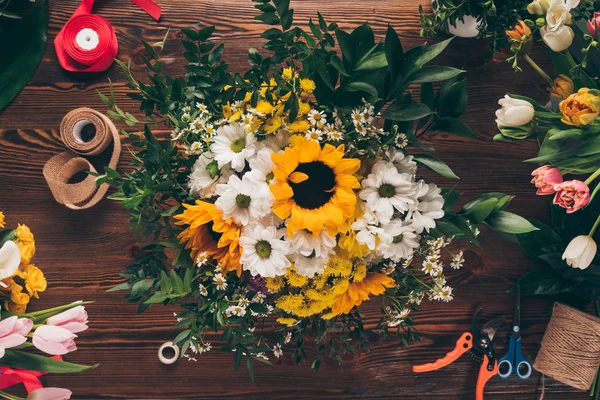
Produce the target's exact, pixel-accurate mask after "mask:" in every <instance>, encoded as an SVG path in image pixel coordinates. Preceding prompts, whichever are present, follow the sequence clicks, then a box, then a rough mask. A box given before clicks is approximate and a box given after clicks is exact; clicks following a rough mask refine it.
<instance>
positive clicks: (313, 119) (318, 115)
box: [308, 110, 327, 128]
mask: <svg viewBox="0 0 600 400" xmlns="http://www.w3.org/2000/svg"><path fill="white" fill-rule="evenodd" d="M326 121H327V120H326V118H325V113H324V112H323V111H317V110H310V111H309V112H308V122H310V123H311V124H312V125H313V126H316V127H318V128H322V127H323V126H325V122H326Z"/></svg>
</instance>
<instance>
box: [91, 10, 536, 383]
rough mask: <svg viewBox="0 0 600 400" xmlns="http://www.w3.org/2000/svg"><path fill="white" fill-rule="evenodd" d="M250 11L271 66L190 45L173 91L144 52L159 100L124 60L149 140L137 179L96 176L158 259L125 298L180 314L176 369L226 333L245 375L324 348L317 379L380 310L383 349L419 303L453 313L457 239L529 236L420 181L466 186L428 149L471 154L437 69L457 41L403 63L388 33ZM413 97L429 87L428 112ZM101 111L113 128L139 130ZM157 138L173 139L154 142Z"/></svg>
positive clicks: (482, 200)
mask: <svg viewBox="0 0 600 400" xmlns="http://www.w3.org/2000/svg"><path fill="white" fill-rule="evenodd" d="M256 3H257V5H256V8H257V9H258V10H259V11H260V15H258V16H257V19H259V20H261V21H263V22H265V23H266V24H267V25H271V27H270V28H269V29H267V30H265V32H264V33H263V34H262V35H261V37H262V38H265V39H266V40H267V42H266V44H265V45H264V46H263V49H264V50H266V51H267V52H269V55H266V54H264V52H263V53H262V54H261V52H259V51H258V50H256V49H254V48H251V49H250V50H249V51H248V56H249V62H250V69H249V70H248V71H246V72H245V73H244V74H243V75H242V74H238V73H235V74H232V73H231V72H229V70H228V68H227V64H225V62H223V61H222V60H221V55H222V53H223V48H224V47H223V44H219V45H217V46H216V45H215V43H212V42H211V41H209V38H210V35H211V34H212V32H213V30H214V27H206V28H203V29H200V30H197V31H196V30H191V29H184V30H183V33H184V34H185V36H186V39H185V40H184V41H183V42H182V44H183V46H184V48H185V50H186V51H185V53H184V57H185V58H186V60H188V62H189V64H188V65H187V67H186V74H185V76H179V77H170V76H165V75H163V74H162V72H161V71H162V63H161V61H160V59H159V54H158V53H159V51H160V49H161V48H162V47H163V45H164V41H162V42H159V43H157V44H155V45H154V46H151V45H149V44H147V43H144V46H145V48H146V50H147V52H148V57H145V58H144V60H145V61H146V65H147V66H148V68H149V69H150V72H149V77H150V83H149V84H146V83H143V82H140V81H138V80H137V79H135V78H134V77H133V76H132V74H131V72H130V68H129V65H127V64H125V63H123V62H120V61H118V62H119V63H120V65H121V67H122V68H123V69H124V71H125V75H126V77H127V79H128V83H127V85H128V87H129V88H131V89H135V93H131V94H130V97H131V98H133V99H136V100H140V101H141V109H142V111H143V112H144V114H145V119H144V120H143V121H144V123H145V126H144V135H143V138H140V137H139V136H138V135H135V134H131V135H130V136H131V138H132V139H133V140H134V141H135V146H136V147H137V148H138V150H137V151H135V152H134V153H133V154H134V164H135V165H134V167H135V168H134V169H133V171H130V172H126V173H124V174H123V175H120V174H119V173H117V172H115V171H113V170H110V169H109V170H107V171H105V174H102V175H98V181H99V182H107V183H109V184H111V185H113V186H115V187H116V188H117V192H116V193H115V194H113V195H112V196H111V197H112V199H114V200H117V201H119V202H121V203H122V204H123V206H124V207H126V208H127V209H128V210H129V213H130V216H131V227H132V229H134V230H135V231H137V232H139V233H140V234H141V238H142V240H144V239H145V240H147V241H149V242H150V243H148V244H147V245H145V246H144V247H142V248H136V249H135V251H134V253H135V258H136V262H135V263H134V264H133V265H131V266H129V267H128V268H127V269H126V270H125V271H124V272H123V273H122V276H123V277H124V278H126V282H124V283H122V284H120V285H118V286H117V287H115V288H114V289H115V290H127V291H129V294H127V296H126V299H127V301H130V302H139V303H140V307H139V311H140V312H142V311H144V310H145V309H146V308H147V307H149V306H150V305H152V304H157V303H162V304H165V305H167V304H175V303H179V304H181V307H182V309H181V311H180V312H178V313H175V317H176V319H177V323H176V325H175V328H176V329H178V330H181V332H180V333H179V334H178V335H177V337H176V338H175V340H174V342H175V343H176V344H179V345H181V346H182V348H183V349H182V351H181V354H182V356H183V357H186V358H189V359H193V360H195V358H194V356H195V354H201V353H203V352H206V351H208V350H210V349H211V343H209V342H208V341H207V338H206V334H207V333H208V332H209V331H211V330H212V331H219V330H220V331H222V340H223V341H225V342H226V345H225V346H224V347H223V348H222V350H224V351H232V352H234V353H235V368H236V370H237V369H238V368H239V366H240V364H241V361H242V359H243V358H244V357H245V358H246V365H247V366H248V368H249V370H250V373H251V376H253V375H252V371H253V360H258V361H261V362H266V363H269V358H270V355H271V354H272V356H274V357H276V358H277V357H280V356H281V355H282V353H283V349H282V347H283V346H285V345H289V346H291V347H292V348H293V350H292V357H293V358H294V360H295V361H296V362H297V363H300V362H301V361H302V360H303V359H304V358H306V352H305V350H304V345H305V343H307V342H308V341H314V342H315V343H317V345H318V352H317V355H316V358H315V360H314V362H313V363H312V366H313V368H315V369H317V368H318V367H319V365H320V364H321V362H322V360H323V359H324V358H325V357H326V356H329V357H335V358H336V359H337V360H339V361H341V360H342V355H343V354H345V353H348V352H355V351H358V350H360V349H367V348H368V347H367V346H368V343H369V342H368V340H367V338H366V335H365V333H364V323H363V318H364V317H363V315H362V314H361V313H360V312H359V310H358V307H359V306H360V305H361V304H362V303H363V302H365V301H366V300H368V299H370V298H376V299H377V300H378V303H379V305H380V310H381V317H380V320H379V321H378V324H377V327H376V330H377V331H378V332H380V333H381V334H382V335H388V334H391V333H394V334H399V335H402V340H403V341H404V343H406V337H405V336H404V335H407V336H408V337H409V338H416V333H415V331H414V329H413V328H411V326H412V317H411V312H412V311H413V310H417V309H418V306H419V304H421V301H422V300H423V299H424V298H427V299H428V300H431V301H450V300H452V298H453V296H454V292H453V289H452V288H451V287H450V286H449V285H448V283H447V281H446V277H445V274H446V271H447V270H448V267H449V268H450V269H459V268H460V267H461V266H462V265H463V263H464V259H463V253H462V251H460V248H457V247H456V246H451V245H450V243H451V241H452V240H453V239H454V240H456V241H466V242H471V243H475V244H478V240H477V236H478V234H479V230H478V228H477V227H478V225H481V224H485V225H487V226H489V227H491V228H493V229H496V230H499V231H502V232H509V233H514V234H519V233H525V232H530V231H532V230H535V229H536V228H535V227H533V226H532V225H531V224H530V223H529V222H528V221H527V220H525V219H523V218H521V217H519V216H517V215H515V214H512V213H509V212H507V211H505V210H504V209H505V208H506V207H507V206H508V204H509V203H510V201H511V199H512V196H507V195H504V194H500V193H491V194H486V195H482V196H480V197H478V198H476V199H474V200H472V201H470V202H468V203H467V204H466V205H465V206H463V207H462V208H461V209H460V210H458V211H453V210H452V208H453V205H454V204H455V202H456V201H457V199H458V197H459V193H458V192H456V191H455V190H453V189H441V188H439V187H438V186H437V185H435V184H434V183H430V182H426V181H425V180H424V179H423V178H422V177H421V175H420V174H421V171H422V169H420V168H419V167H425V168H427V169H430V170H433V171H435V172H437V173H438V174H440V175H442V176H443V177H446V178H450V179H452V178H457V176H456V175H455V174H454V173H453V172H452V170H451V169H450V168H449V167H448V166H447V165H446V164H444V163H443V162H442V161H440V160H439V159H437V158H435V157H433V156H431V155H429V154H427V152H430V151H432V150H433V149H432V148H431V147H430V146H428V145H426V144H424V143H422V142H421V141H420V137H422V136H423V135H425V134H426V133H427V132H429V131H431V130H437V131H445V132H449V133H451V134H456V135H461V136H466V137H474V134H473V133H472V132H471V130H470V129H469V128H468V127H467V126H465V125H464V124H463V123H462V122H461V121H460V120H458V119H457V117H459V116H460V115H461V114H462V113H463V112H464V110H465V108H466V103H467V88H466V83H465V79H464V77H463V76H462V71H461V70H458V69H455V68H451V67H444V66H430V65H427V64H428V62H429V61H431V60H432V59H434V58H435V57H436V56H437V55H438V54H439V53H440V52H442V51H443V50H444V48H445V47H446V46H447V44H448V43H449V41H444V42H441V43H438V44H434V45H432V46H420V47H416V48H414V49H411V50H408V51H406V52H405V51H404V50H403V48H402V45H401V42H400V39H399V38H398V35H397V34H396V32H395V31H394V29H393V28H392V27H391V26H390V27H388V29H387V33H386V36H385V40H383V41H381V42H376V41H375V37H374V33H373V31H372V30H371V28H370V27H369V25H368V24H365V25H361V26H359V27H357V28H356V29H355V30H353V31H352V32H345V31H343V30H341V29H339V28H338V26H337V24H335V23H327V22H326V21H325V19H324V18H323V17H322V16H321V15H320V14H318V21H317V22H313V21H312V20H310V21H309V23H308V25H309V28H310V31H309V32H307V31H305V30H303V29H302V28H299V27H293V26H292V23H293V14H294V11H293V10H292V9H290V8H289V2H288V1H285V0H278V1H275V2H273V3H272V2H270V1H268V0H261V1H257V2H256ZM336 41H337V44H338V45H339V47H340V48H341V53H340V52H338V51H336V50H335V45H336ZM437 81H443V83H442V85H441V86H440V87H439V89H438V90H437V93H436V91H434V89H433V86H432V82H437ZM409 85H410V86H411V88H412V87H415V86H420V96H419V101H417V100H416V99H415V98H414V93H413V92H412V91H411V90H408V88H409ZM100 96H101V98H102V99H103V100H104V101H105V102H106V104H107V105H109V106H110V107H111V111H109V113H110V115H111V116H112V117H114V118H116V119H119V120H123V121H124V122H126V123H127V124H128V125H131V126H133V125H135V124H137V123H140V120H139V119H138V118H136V117H135V116H133V115H131V114H129V113H126V112H124V111H122V110H121V109H120V108H119V107H118V106H117V105H116V104H115V101H114V96H106V95H104V94H102V93H100ZM158 123H160V124H164V125H166V126H168V127H169V129H170V131H171V137H170V140H168V139H169V138H167V140H158V139H157V137H155V136H154V134H153V133H152V132H151V130H150V127H149V126H150V125H152V124H158ZM408 147H412V148H414V149H416V150H417V152H416V153H413V154H411V155H409V153H408V151H407V148H408ZM168 253H170V254H173V255H174V257H173V260H172V263H171V264H172V267H171V266H169V265H168V264H167V260H168V256H167V254H168ZM445 266H447V267H445ZM271 316H272V317H271ZM273 325H274V326H275V330H274V331H273V330H268V329H266V328H267V327H270V326H273Z"/></svg>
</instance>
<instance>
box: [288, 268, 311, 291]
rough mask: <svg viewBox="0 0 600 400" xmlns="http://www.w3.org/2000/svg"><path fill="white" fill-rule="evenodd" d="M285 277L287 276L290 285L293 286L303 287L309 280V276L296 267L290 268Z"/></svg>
mask: <svg viewBox="0 0 600 400" xmlns="http://www.w3.org/2000/svg"><path fill="white" fill-rule="evenodd" d="M285 277H286V278H287V280H288V282H289V284H290V286H293V287H302V286H304V285H306V283H307V282H308V278H307V277H306V276H304V275H300V274H298V273H297V272H296V270H295V269H294V267H290V268H288V270H287V271H286V273H285Z"/></svg>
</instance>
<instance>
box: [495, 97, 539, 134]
mask: <svg viewBox="0 0 600 400" xmlns="http://www.w3.org/2000/svg"><path fill="white" fill-rule="evenodd" d="M498 104H500V105H501V106H502V108H501V109H499V110H497V111H496V125H498V127H501V126H523V125H527V124H528V123H529V122H531V120H532V119H533V116H534V112H535V110H534V108H533V105H531V103H529V102H528V101H525V100H520V99H513V98H512V97H510V96H509V95H505V96H504V98H502V99H500V100H498Z"/></svg>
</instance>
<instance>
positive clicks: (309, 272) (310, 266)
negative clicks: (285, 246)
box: [285, 229, 336, 278]
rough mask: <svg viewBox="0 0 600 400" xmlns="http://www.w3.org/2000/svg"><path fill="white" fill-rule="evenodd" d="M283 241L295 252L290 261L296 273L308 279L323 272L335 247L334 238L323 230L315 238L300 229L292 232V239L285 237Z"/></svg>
mask: <svg viewBox="0 0 600 400" xmlns="http://www.w3.org/2000/svg"><path fill="white" fill-rule="evenodd" d="M285 240H286V241H287V242H289V243H290V245H291V246H292V248H293V249H294V250H295V251H294V252H293V253H292V254H291V255H290V259H291V260H292V261H293V262H294V264H295V269H296V272H297V273H298V274H300V275H304V276H307V277H309V278H312V277H313V276H314V275H315V274H316V273H321V272H323V270H324V269H325V263H326V262H327V260H328V259H329V256H330V255H331V254H333V248H334V247H335V245H336V240H335V237H331V236H329V235H328V234H327V232H326V231H325V230H322V231H321V233H320V234H319V236H316V235H314V234H312V233H310V232H309V231H307V230H304V229H301V230H298V231H296V232H294V234H293V235H292V237H287V236H286V238H285Z"/></svg>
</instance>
